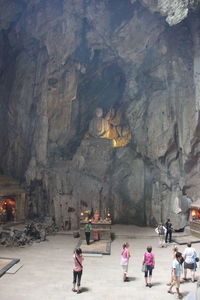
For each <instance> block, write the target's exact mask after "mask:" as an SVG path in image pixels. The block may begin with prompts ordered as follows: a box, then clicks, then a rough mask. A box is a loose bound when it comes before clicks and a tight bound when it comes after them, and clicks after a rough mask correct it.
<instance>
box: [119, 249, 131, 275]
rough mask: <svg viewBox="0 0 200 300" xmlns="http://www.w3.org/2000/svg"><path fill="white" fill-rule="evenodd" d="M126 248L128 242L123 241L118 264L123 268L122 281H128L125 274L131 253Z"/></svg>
mask: <svg viewBox="0 0 200 300" xmlns="http://www.w3.org/2000/svg"><path fill="white" fill-rule="evenodd" d="M128 248H129V244H128V243H124V244H123V245H122V251H121V259H120V265H121V266H122V269H123V281H129V280H128V277H127V274H128V263H129V258H130V256H131V255H130V252H129V250H128Z"/></svg>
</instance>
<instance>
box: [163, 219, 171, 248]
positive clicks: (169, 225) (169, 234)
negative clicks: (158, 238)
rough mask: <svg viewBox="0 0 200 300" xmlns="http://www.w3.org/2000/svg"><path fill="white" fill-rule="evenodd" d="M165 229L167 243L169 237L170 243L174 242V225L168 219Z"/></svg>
mask: <svg viewBox="0 0 200 300" xmlns="http://www.w3.org/2000/svg"><path fill="white" fill-rule="evenodd" d="M165 228H166V229H167V232H166V235H165V243H167V240H168V236H169V243H171V242H172V231H173V228H172V223H171V222H170V219H167V222H166V223H165Z"/></svg>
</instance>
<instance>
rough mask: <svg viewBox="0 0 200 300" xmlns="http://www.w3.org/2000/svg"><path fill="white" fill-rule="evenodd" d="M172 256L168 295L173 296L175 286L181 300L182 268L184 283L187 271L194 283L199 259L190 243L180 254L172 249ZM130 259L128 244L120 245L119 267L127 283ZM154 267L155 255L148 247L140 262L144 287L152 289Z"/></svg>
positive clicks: (175, 248)
mask: <svg viewBox="0 0 200 300" xmlns="http://www.w3.org/2000/svg"><path fill="white" fill-rule="evenodd" d="M172 251H173V255H172V266H171V276H170V281H169V282H168V283H167V285H168V286H169V289H168V290H167V292H168V293H170V294H173V287H174V286H176V292H177V294H178V298H179V299H181V298H182V294H181V293H180V290H179V289H180V283H181V274H182V268H184V277H183V278H182V279H183V280H184V281H185V280H187V270H190V272H191V279H192V282H195V271H196V268H197V262H198V261H199V258H198V257H197V253H196V250H195V249H194V248H193V247H192V245H191V243H190V242H189V243H188V244H187V247H186V248H185V250H184V252H183V253H181V252H179V251H178V248H177V247H174V248H173V250H172ZM130 257H131V254H130V251H129V244H128V243H124V244H123V245H122V250H121V262H120V264H121V266H122V270H123V281H129V279H128V264H129V258H130ZM154 267H155V255H154V254H153V253H152V247H151V246H148V247H147V251H146V252H145V253H144V255H143V261H142V271H143V272H144V279H145V286H146V287H150V288H151V287H152V283H151V280H152V272H153V269H154Z"/></svg>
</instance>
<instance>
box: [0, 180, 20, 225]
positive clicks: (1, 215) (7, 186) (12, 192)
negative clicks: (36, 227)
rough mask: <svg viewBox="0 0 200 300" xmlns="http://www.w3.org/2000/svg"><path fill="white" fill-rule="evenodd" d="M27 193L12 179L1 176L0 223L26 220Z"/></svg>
mask: <svg viewBox="0 0 200 300" xmlns="http://www.w3.org/2000/svg"><path fill="white" fill-rule="evenodd" d="M25 195H26V193H25V190H24V189H22V188H20V187H19V184H18V183H17V182H16V181H15V180H14V179H11V178H8V177H5V176H0V223H7V222H14V221H22V220H24V219H25V218H26V197H25Z"/></svg>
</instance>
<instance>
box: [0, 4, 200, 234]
mask: <svg viewBox="0 0 200 300" xmlns="http://www.w3.org/2000/svg"><path fill="white" fill-rule="evenodd" d="M2 4H3V5H2V10H1V12H0V43H1V45H3V47H1V48H0V94H1V99H0V105H1V110H0V122H1V123H0V124H1V128H2V130H1V132H0V137H1V139H0V140H1V142H0V154H1V158H2V159H1V164H0V168H1V173H2V174H6V175H9V176H12V177H15V178H16V179H18V180H19V181H20V182H21V183H22V184H23V185H24V186H25V187H26V190H27V201H28V216H29V217H31V218H34V217H45V216H48V215H50V216H52V217H54V218H55V220H56V223H57V224H58V225H59V227H62V228H63V229H71V228H76V227H77V226H78V220H79V213H80V211H81V210H83V209H91V208H93V209H100V210H101V211H104V210H105V209H110V211H111V214H112V217H113V221H114V222H124V223H134V224H141V225H154V224H156V223H158V222H160V221H164V220H166V218H167V217H170V218H171V219H172V220H173V223H174V224H175V227H176V228H182V227H184V226H185V224H186V223H187V218H188V207H189V205H190V203H191V202H192V201H195V200H198V198H199V194H198V186H199V181H200V178H199V172H198V169H199V109H200V108H199V82H200V80H199V73H200V72H199V66H200V63H199V62H200V58H199V47H200V43H199V41H200V39H199V26H200V22H199V13H198V10H196V12H195V8H198V1H178V0H177V1H173V2H172V1H158V2H157V1H146V0H141V1H133V0H132V1H131V0H124V1H121V0H109V1H107V0H102V1H96V0H85V1H82V0H77V1H74V0H69V1H64V0H56V1H53V2H50V1H40V0H37V1H30V0H29V1H27V0H24V1H22V0H18V1H9V3H8V2H7V1H3V2H2ZM165 19H166V20H165ZM166 21H167V22H166ZM168 24H169V25H174V26H169V25H168ZM175 24H176V25H175ZM97 108H100V109H101V116H100V117H98V118H97V119H98V120H96V121H97V122H98V124H97V123H94V122H96V121H95V120H94V116H95V111H96V110H97ZM113 112H114V115H113ZM106 124H107V125H106ZM99 126H100V127H101V126H102V127H101V128H100V127H99ZM102 128H103V129H102ZM96 130H98V132H100V133H101V134H100V135H99V133H98V134H96V133H95V132H96ZM94 131H95V132H94ZM105 131H106V132H105Z"/></svg>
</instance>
